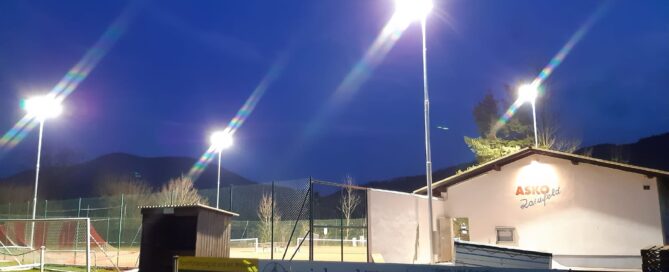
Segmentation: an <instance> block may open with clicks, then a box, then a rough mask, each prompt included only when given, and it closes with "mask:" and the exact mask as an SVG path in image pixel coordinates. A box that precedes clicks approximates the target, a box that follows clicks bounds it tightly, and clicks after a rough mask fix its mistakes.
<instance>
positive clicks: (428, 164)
mask: <svg viewBox="0 0 669 272" xmlns="http://www.w3.org/2000/svg"><path fill="white" fill-rule="evenodd" d="M420 25H421V32H422V34H423V35H422V36H423V96H424V97H425V101H424V109H425V111H424V112H425V118H424V121H425V177H426V182H427V217H428V219H427V220H428V226H429V233H428V239H429V242H428V246H429V254H430V255H429V257H430V263H434V253H433V251H434V248H433V242H434V241H433V240H434V238H433V235H434V234H433V232H434V230H433V226H432V151H431V148H430V98H429V95H428V84H427V42H426V37H425V36H426V35H425V32H426V31H425V17H423V18H422V19H421V22H420Z"/></svg>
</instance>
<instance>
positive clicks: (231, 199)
mask: <svg viewBox="0 0 669 272" xmlns="http://www.w3.org/2000/svg"><path fill="white" fill-rule="evenodd" d="M232 187H233V186H232V184H230V211H232Z"/></svg>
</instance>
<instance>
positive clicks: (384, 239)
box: [368, 189, 444, 263]
mask: <svg viewBox="0 0 669 272" xmlns="http://www.w3.org/2000/svg"><path fill="white" fill-rule="evenodd" d="M368 201H369V202H368V209H369V211H368V220H369V228H370V237H369V239H370V242H369V247H370V248H369V250H370V252H371V253H372V254H381V256H383V258H384V260H385V261H386V262H388V263H428V262H429V257H428V255H429V247H428V241H429V238H428V232H429V226H428V224H427V220H428V215H427V197H426V196H421V195H414V194H407V193H400V192H392V191H384V190H375V189H371V190H369V193H368ZM432 201H433V202H432V205H433V222H436V218H438V217H440V216H443V214H444V201H443V200H442V199H440V198H433V200H432ZM434 226H435V228H434V230H435V231H437V228H436V223H434ZM435 240H438V239H437V237H435Z"/></svg>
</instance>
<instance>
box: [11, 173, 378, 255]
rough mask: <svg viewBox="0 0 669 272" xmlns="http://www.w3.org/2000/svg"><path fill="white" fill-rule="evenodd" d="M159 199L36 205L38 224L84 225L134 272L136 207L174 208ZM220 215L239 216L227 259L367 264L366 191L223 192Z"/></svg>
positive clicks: (292, 187) (313, 186)
mask: <svg viewBox="0 0 669 272" xmlns="http://www.w3.org/2000/svg"><path fill="white" fill-rule="evenodd" d="M199 194H200V195H201V196H202V197H203V198H204V199H205V200H206V203H204V204H208V205H209V206H213V207H215V206H216V189H204V190H199ZM157 199H160V198H159V196H158V194H147V195H120V196H110V197H96V198H78V199H67V200H40V201H39V202H38V203H37V219H41V218H74V217H88V218H90V219H91V228H92V231H95V232H96V233H97V234H98V235H99V237H101V239H102V240H103V241H101V243H102V244H106V245H109V246H110V248H109V250H108V251H109V252H108V253H109V254H110V255H111V258H112V259H114V260H115V264H116V265H118V266H120V267H136V266H137V265H138V255H139V245H140V242H141V235H142V233H141V229H142V228H141V226H142V215H141V211H140V209H139V208H138V207H140V206H144V205H147V204H151V205H157V204H164V205H169V204H172V203H162V202H164V201H165V200H161V201H162V202H161V203H156V201H157ZM163 199H164V198H163ZM0 201H1V200H0ZM219 208H221V209H225V210H229V211H232V212H235V213H238V214H239V216H238V217H235V218H234V219H233V222H232V234H231V241H230V246H231V251H230V255H231V257H238V258H259V259H285V260H330V261H362V262H364V261H367V260H368V255H369V254H368V252H367V239H368V233H367V231H368V230H367V194H366V189H365V188H361V187H357V186H353V185H350V184H349V185H345V184H338V183H331V182H325V181H318V180H314V179H310V178H309V179H297V180H288V181H274V182H270V183H262V184H253V185H229V186H224V187H221V189H220V195H219ZM31 217H32V203H31V202H22V203H4V204H0V219H26V218H31Z"/></svg>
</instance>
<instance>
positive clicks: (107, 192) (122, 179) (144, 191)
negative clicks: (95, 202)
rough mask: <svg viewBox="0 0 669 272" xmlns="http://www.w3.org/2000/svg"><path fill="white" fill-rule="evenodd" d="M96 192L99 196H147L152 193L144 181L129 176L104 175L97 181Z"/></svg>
mask: <svg viewBox="0 0 669 272" xmlns="http://www.w3.org/2000/svg"><path fill="white" fill-rule="evenodd" d="M96 190H97V192H98V195H99V196H118V195H121V194H124V195H148V194H151V192H152V190H151V186H149V185H148V184H147V183H146V182H145V181H143V180H141V179H136V178H134V177H132V176H129V175H116V176H115V175H105V176H103V177H102V178H100V179H98V181H97V185H96Z"/></svg>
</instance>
